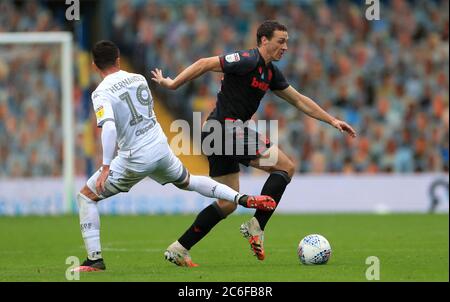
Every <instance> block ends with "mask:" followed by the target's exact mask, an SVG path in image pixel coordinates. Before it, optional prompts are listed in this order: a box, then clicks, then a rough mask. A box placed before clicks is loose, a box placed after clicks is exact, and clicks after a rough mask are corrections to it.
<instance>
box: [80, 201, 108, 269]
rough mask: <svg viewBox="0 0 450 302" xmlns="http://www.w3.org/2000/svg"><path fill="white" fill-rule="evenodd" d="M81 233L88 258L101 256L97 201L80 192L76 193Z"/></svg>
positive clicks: (92, 258)
mask: <svg viewBox="0 0 450 302" xmlns="http://www.w3.org/2000/svg"><path fill="white" fill-rule="evenodd" d="M77 203H78V209H79V216H80V227H81V235H82V237H83V240H84V246H85V247H86V251H87V254H88V258H89V259H90V260H96V259H100V258H102V254H101V250H102V248H101V245H100V215H99V213H98V209H97V203H96V202H95V201H92V200H90V199H89V198H87V197H86V196H84V195H83V194H81V193H78V195H77Z"/></svg>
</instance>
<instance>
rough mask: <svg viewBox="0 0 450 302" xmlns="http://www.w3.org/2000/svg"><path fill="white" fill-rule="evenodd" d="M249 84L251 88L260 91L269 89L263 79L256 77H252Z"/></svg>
mask: <svg viewBox="0 0 450 302" xmlns="http://www.w3.org/2000/svg"><path fill="white" fill-rule="evenodd" d="M251 86H252V87H253V88H258V89H261V90H262V91H267V89H269V84H267V83H265V82H263V81H258V79H257V78H256V77H253V79H252V84H251Z"/></svg>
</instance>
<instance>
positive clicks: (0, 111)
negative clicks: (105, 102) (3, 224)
mask: <svg viewBox="0 0 450 302" xmlns="http://www.w3.org/2000/svg"><path fill="white" fill-rule="evenodd" d="M110 3H112V4H110V5H112V6H114V9H113V11H114V14H113V16H112V17H111V36H110V37H105V38H109V39H112V40H113V41H115V42H116V43H117V44H118V46H119V47H120V48H121V50H122V53H123V54H125V55H126V56H128V57H129V58H130V60H131V63H132V64H133V66H134V67H135V68H136V70H137V71H138V72H141V73H144V74H146V76H148V77H150V74H149V71H150V70H151V69H153V68H156V67H157V68H161V69H162V70H163V71H164V72H165V75H168V76H174V75H176V74H178V73H179V72H180V71H181V70H182V69H183V68H185V67H186V66H188V65H189V64H191V63H192V62H194V61H195V60H196V59H198V58H200V57H207V56H213V55H220V54H223V53H228V52H233V51H234V50H238V49H249V48H253V47H255V44H256V41H255V31H256V27H257V26H258V24H259V23H260V22H261V21H263V20H265V19H278V20H279V21H280V22H281V23H284V24H285V25H287V27H288V29H289V43H288V46H289V50H288V52H287V53H286V55H285V57H284V58H283V59H282V60H281V61H280V62H278V63H277V65H278V66H279V67H280V68H281V70H282V71H283V73H284V74H285V76H286V78H287V79H288V80H289V83H290V84H291V85H293V86H294V87H296V88H297V89H298V90H299V91H300V92H302V93H304V94H305V95H307V96H310V97H311V98H312V99H314V100H315V101H317V102H318V103H319V104H320V105H321V106H322V107H324V108H325V109H326V110H327V111H329V112H330V113H331V114H333V115H336V116H337V117H339V118H342V119H344V120H346V121H348V122H349V123H350V124H351V125H352V126H353V127H354V128H355V130H357V132H358V137H357V138H356V139H350V138H344V137H342V135H341V133H339V132H337V131H335V129H333V128H332V127H328V126H327V125H323V124H322V125H320V124H319V122H317V121H315V120H313V119H311V118H309V117H307V116H306V115H304V114H302V113H298V112H297V111H296V110H295V109H294V108H293V107H291V106H290V105H289V104H287V103H284V102H282V101H280V100H279V99H277V98H276V97H274V95H273V94H268V95H267V96H266V97H265V98H264V100H263V102H262V106H260V110H259V111H258V112H257V114H256V116H255V119H266V120H278V123H279V145H280V146H281V148H282V149H283V150H284V151H286V153H287V154H289V156H290V157H291V158H292V159H293V160H294V162H295V163H296V166H297V171H298V172H301V173H322V172H342V173H377V172H396V173H403V172H433V171H448V149H449V146H448V143H449V117H448V114H449V113H448V107H449V95H448V91H449V69H448V68H449V59H448V58H449V46H448V42H449V41H448V39H449V38H448V27H449V22H448V20H449V18H448V1H404V0H394V1H391V2H390V3H389V5H388V4H386V6H385V4H384V3H383V4H382V7H381V16H380V17H381V20H378V21H368V20H366V19H365V17H364V14H365V12H364V10H365V7H364V5H362V4H361V3H359V2H356V1H326V2H325V1H267V2H264V1H234V0H231V1H184V2H180V1H146V0H134V1H131V0H116V1H115V2H114V1H111V2H110ZM0 11H1V12H2V13H1V14H0V32H2V31H3V32H6V31H49V30H60V27H59V26H58V25H57V24H56V22H55V20H54V19H53V18H52V12H51V11H50V10H48V9H47V8H45V7H44V6H42V5H41V4H39V2H37V1H25V4H24V6H23V7H21V8H20V9H18V8H17V7H16V6H15V2H14V1H7V0H5V1H1V2H0ZM12 47H14V48H17V51H15V50H14V51H11V48H12ZM54 51H57V49H52V48H48V47H44V46H39V47H38V46H36V47H35V48H33V51H31V52H30V51H25V50H24V49H23V48H21V47H19V46H8V48H7V49H5V47H4V46H0V177H5V176H8V177H11V176H14V177H21V176H39V175H46V176H49V175H53V176H56V175H61V173H62V168H61V165H62V149H63V148H62V133H61V130H60V129H61V127H60V124H61V113H60V111H61V104H60V100H59V98H60V79H59V61H58V57H59V56H58V55H55V54H54V53H52V52H54ZM24 70H26V71H27V72H23V71H24ZM21 71H22V72H21ZM220 78H221V74H219V73H217V74H213V73H210V74H207V75H204V76H202V77H201V78H199V79H197V80H196V81H195V82H192V83H190V84H188V85H185V86H184V87H182V88H180V89H179V90H177V91H175V92H172V91H171V92H169V91H167V90H162V89H159V88H158V87H153V86H152V90H153V91H154V92H155V93H156V95H157V96H158V99H159V101H160V102H164V103H165V105H166V106H167V107H168V108H169V109H170V111H171V112H173V113H174V114H175V117H176V118H185V119H187V120H190V119H192V112H193V111H201V112H203V118H206V116H207V115H208V114H209V112H210V111H211V110H212V109H213V108H214V104H215V96H216V93H217V91H218V90H219V88H220ZM17 83H21V84H20V86H17V85H16V84H17ZM75 92H76V95H75V109H76V114H77V115H78V116H77V118H76V121H77V123H78V125H77V127H76V129H77V131H78V132H77V133H78V140H77V151H76V154H77V155H78V156H79V157H80V154H84V153H83V152H84V151H83V150H84V149H86V146H85V145H86V144H88V145H92V142H90V143H89V140H86V138H83V137H82V136H83V135H85V133H86V132H83V130H80V129H83V127H84V125H86V118H87V119H88V121H87V125H89V127H93V126H95V121H94V122H93V123H91V120H94V119H95V118H94V116H93V115H92V114H91V115H85V114H82V112H83V109H82V108H81V106H83V105H82V103H81V102H80V101H79V99H80V93H79V88H78V86H76V87H75ZM81 115H83V116H81ZM97 148H98V147H97ZM98 153H99V152H90V154H98ZM83 156H84V155H83ZM83 156H81V158H77V161H78V162H79V163H80V164H78V163H77V165H76V166H77V171H78V174H82V173H83V169H84V167H85V164H82V162H83V161H84V158H83ZM82 167H83V168H82Z"/></svg>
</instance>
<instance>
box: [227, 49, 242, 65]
mask: <svg viewBox="0 0 450 302" xmlns="http://www.w3.org/2000/svg"><path fill="white" fill-rule="evenodd" d="M240 60H241V57H240V56H239V54H238V53H237V52H236V53H233V54H231V55H227V56H225V61H227V62H228V63H233V62H239V61H240Z"/></svg>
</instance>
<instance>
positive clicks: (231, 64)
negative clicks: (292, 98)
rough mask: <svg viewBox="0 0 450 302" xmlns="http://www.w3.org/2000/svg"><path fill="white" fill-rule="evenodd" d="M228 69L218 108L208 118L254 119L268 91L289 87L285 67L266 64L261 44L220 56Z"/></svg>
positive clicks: (223, 81)
mask: <svg viewBox="0 0 450 302" xmlns="http://www.w3.org/2000/svg"><path fill="white" fill-rule="evenodd" d="M219 58H220V65H221V67H222V71H223V73H224V77H223V79H222V86H221V89H220V91H219V93H218V94H217V104H216V108H215V109H214V111H213V112H211V114H210V115H209V117H208V119H215V120H218V121H221V122H223V121H224V120H225V119H240V120H242V121H244V122H245V121H247V120H249V119H251V117H252V116H253V114H254V113H255V112H256V110H257V109H258V106H259V104H260V102H261V99H262V98H263V97H264V95H265V93H266V91H267V90H268V89H270V90H284V89H286V88H287V87H289V84H288V83H287V81H286V79H285V78H284V76H283V74H282V73H281V71H280V70H279V69H278V68H277V67H276V66H275V65H273V64H272V63H269V64H267V65H266V64H265V62H264V59H263V58H262V56H261V55H260V53H259V51H258V49H257V48H254V49H251V50H245V51H238V52H235V53H231V54H227V55H223V56H220V57H219Z"/></svg>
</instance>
